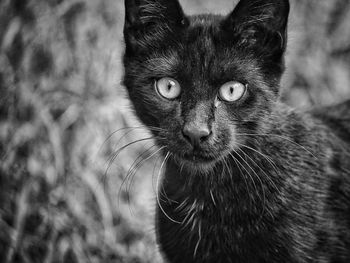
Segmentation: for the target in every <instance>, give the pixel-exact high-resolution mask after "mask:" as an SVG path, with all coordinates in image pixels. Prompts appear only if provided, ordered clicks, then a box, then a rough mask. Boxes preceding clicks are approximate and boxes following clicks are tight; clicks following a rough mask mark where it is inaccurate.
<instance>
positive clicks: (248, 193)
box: [228, 153, 255, 203]
mask: <svg viewBox="0 0 350 263" xmlns="http://www.w3.org/2000/svg"><path fill="white" fill-rule="evenodd" d="M228 156H230V157H231V158H232V160H233V161H234V162H235V164H236V167H237V168H238V170H239V172H240V174H241V175H242V178H243V181H244V184H245V186H246V190H247V195H248V196H249V201H250V202H251V198H250V197H251V195H250V191H249V187H248V183H247V178H246V176H245V174H244V173H243V171H242V169H241V166H242V164H241V163H240V161H239V160H237V158H236V157H234V156H233V154H232V153H229V155H228ZM231 177H232V174H231ZM253 202H254V203H255V198H254V196H253Z"/></svg>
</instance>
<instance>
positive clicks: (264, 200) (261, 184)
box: [236, 149, 266, 221]
mask: <svg viewBox="0 0 350 263" xmlns="http://www.w3.org/2000/svg"><path fill="white" fill-rule="evenodd" d="M238 150H239V151H241V152H242V153H243V154H244V155H245V156H247V155H246V154H245V152H244V151H242V150H241V149H238ZM236 153H237V152H236ZM237 154H238V153H237ZM238 156H239V157H240V158H241V159H242V160H243V162H244V163H245V164H246V165H247V166H248V167H249V169H250V170H252V171H253V173H254V174H255V175H256V177H257V179H258V180H259V182H260V186H261V190H262V194H263V200H262V201H263V205H262V207H263V209H262V212H261V217H262V216H263V214H264V212H265V204H266V193H265V188H264V184H263V182H262V180H261V178H260V176H259V174H258V173H257V172H256V171H255V170H254V169H253V167H252V166H251V165H250V164H249V163H248V162H247V161H246V160H245V159H244V158H243V157H242V156H240V155H239V154H238ZM257 194H258V196H259V193H258V192H257ZM259 221H260V220H259Z"/></svg>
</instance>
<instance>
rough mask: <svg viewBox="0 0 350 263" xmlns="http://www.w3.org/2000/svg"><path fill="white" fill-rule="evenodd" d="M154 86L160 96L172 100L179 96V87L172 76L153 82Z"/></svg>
mask: <svg viewBox="0 0 350 263" xmlns="http://www.w3.org/2000/svg"><path fill="white" fill-rule="evenodd" d="M155 88H156V90H157V92H158V94H159V95H160V96H162V97H163V98H165V99H168V100H174V99H176V98H177V97H179V96H180V93H181V87H180V84H179V82H178V81H176V80H175V79H172V78H162V79H159V80H158V81H156V82H155Z"/></svg>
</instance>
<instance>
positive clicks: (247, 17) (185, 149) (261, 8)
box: [124, 0, 289, 170]
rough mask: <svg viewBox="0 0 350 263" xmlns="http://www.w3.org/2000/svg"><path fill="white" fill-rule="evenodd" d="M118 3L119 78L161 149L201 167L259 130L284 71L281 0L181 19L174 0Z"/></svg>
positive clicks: (251, 1)
mask: <svg viewBox="0 0 350 263" xmlns="http://www.w3.org/2000/svg"><path fill="white" fill-rule="evenodd" d="M276 2H278V3H276ZM125 4H126V23H125V29H124V36H125V42H126V52H125V57H124V64H125V79H124V83H125V86H126V87H127V89H128V92H129V96H130V99H131V101H132V103H133V104H134V106H135V110H136V114H137V115H138V117H139V118H140V119H141V120H142V121H143V122H144V123H145V124H146V125H147V126H149V127H150V128H151V130H152V132H153V133H154V134H155V135H156V137H157V142H158V143H159V144H160V145H161V146H166V149H167V150H168V151H169V152H170V153H171V154H172V155H173V156H174V157H175V158H176V159H177V160H178V161H179V162H180V163H181V164H184V165H185V167H188V166H189V167H191V169H193V168H197V169H199V170H203V169H204V170H205V169H209V168H212V167H214V165H215V163H217V162H218V161H219V160H222V159H223V158H225V157H226V156H227V155H229V154H230V152H232V150H234V149H237V148H239V147H240V146H242V144H247V143H248V138H250V137H249V136H248V135H244V134H255V133H258V132H261V130H262V129H263V127H264V125H265V123H264V120H266V119H267V118H266V117H267V116H268V115H269V114H270V112H271V107H272V106H273V104H274V103H275V101H276V99H277V97H278V85H279V81H280V77H281V74H282V72H283V68H284V65H283V54H284V51H285V47H286V24H287V19H288V12H289V4H288V1H287V0H283V1H275V0H245V1H244V0H242V1H241V2H240V3H239V4H238V6H237V7H236V8H235V10H234V11H233V12H232V13H231V14H230V15H229V16H227V17H221V16H214V15H205V16H204V15H202V16H195V17H186V16H185V15H184V14H183V12H182V10H181V7H180V5H179V3H178V2H177V1H176V0H147V1H146V0H126V2H125Z"/></svg>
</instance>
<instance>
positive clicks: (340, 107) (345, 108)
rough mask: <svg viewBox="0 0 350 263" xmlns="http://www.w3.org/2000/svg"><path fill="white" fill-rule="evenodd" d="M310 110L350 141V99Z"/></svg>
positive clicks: (341, 136) (315, 116) (340, 135)
mask: <svg viewBox="0 0 350 263" xmlns="http://www.w3.org/2000/svg"><path fill="white" fill-rule="evenodd" d="M308 112H309V113H310V114H311V115H312V116H313V117H314V118H316V119H318V120H320V121H321V122H322V123H323V124H324V125H326V126H328V127H329V128H330V129H331V130H333V132H335V133H336V134H337V135H338V136H339V137H340V138H342V139H343V140H344V141H346V142H349V143H350V100H347V101H344V102H342V103H338V104H335V105H331V106H326V107H316V108H314V109H311V110H309V111H308Z"/></svg>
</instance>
